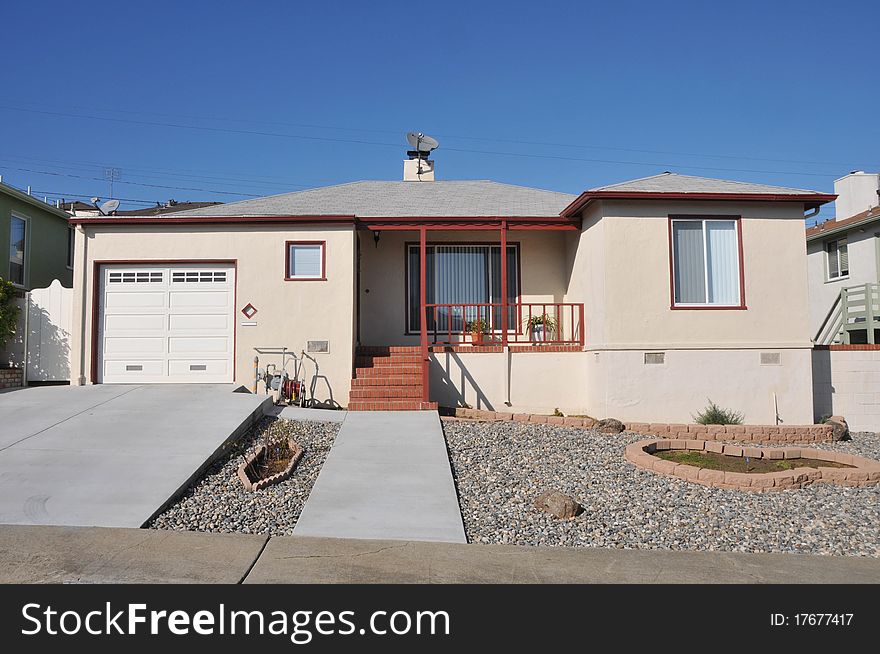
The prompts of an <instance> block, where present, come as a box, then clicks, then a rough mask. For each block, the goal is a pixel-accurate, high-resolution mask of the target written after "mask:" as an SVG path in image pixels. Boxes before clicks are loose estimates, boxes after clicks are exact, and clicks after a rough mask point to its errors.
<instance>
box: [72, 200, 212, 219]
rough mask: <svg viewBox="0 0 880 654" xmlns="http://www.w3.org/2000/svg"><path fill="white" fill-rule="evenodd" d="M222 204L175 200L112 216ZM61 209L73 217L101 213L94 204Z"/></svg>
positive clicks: (159, 214)
mask: <svg viewBox="0 0 880 654" xmlns="http://www.w3.org/2000/svg"><path fill="white" fill-rule="evenodd" d="M218 204H223V203H222V202H178V201H177V200H168V202H165V203H164V204H163V203H160V202H157V203H156V206H155V207H147V208H146V209H130V210H122V211H118V210H117V211H114V212H113V215H114V216H163V215H166V214H169V213H176V212H178V211H189V210H190V209H201V208H202V207H214V206H217V205H218ZM61 208H62V209H65V210H66V211H68V212H69V213H71V214H73V215H74V216H79V217H83V216H100V215H101V212H100V210H99V209H98V207H97V206H95V205H94V204H87V203H85V202H80V201H79V200H74V201H73V202H62V203H61Z"/></svg>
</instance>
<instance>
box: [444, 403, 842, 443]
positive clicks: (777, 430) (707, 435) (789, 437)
mask: <svg viewBox="0 0 880 654" xmlns="http://www.w3.org/2000/svg"><path fill="white" fill-rule="evenodd" d="M454 412H455V417H456V418H471V419H476V420H515V421H517V422H534V423H539V424H548V425H560V426H563V427H581V428H583V429H592V428H593V427H595V426H596V421H595V420H594V419H592V418H574V417H569V416H564V417H563V416H545V415H541V414H537V413H505V412H502V411H483V410H481V409H464V408H455V409H454ZM832 430H833V426H832V425H831V424H824V425H791V426H785V427H782V426H779V425H697V424H692V425H686V424H670V423H659V422H650V423H649V422H630V423H627V424H626V429H625V431H628V432H630V433H633V434H641V435H643V436H660V437H662V438H685V439H691V440H701V441H745V442H753V443H821V442H826V441H832V440H834V439H833V436H832Z"/></svg>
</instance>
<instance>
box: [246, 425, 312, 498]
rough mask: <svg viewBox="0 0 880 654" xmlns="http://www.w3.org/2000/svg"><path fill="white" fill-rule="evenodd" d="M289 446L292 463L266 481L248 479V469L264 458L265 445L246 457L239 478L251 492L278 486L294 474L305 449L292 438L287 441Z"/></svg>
mask: <svg viewBox="0 0 880 654" xmlns="http://www.w3.org/2000/svg"><path fill="white" fill-rule="evenodd" d="M287 442H288V444H289V445H290V449H291V450H293V456H292V457H291V458H290V463H288V464H287V467H286V468H284V470H282V471H281V472H276V473H275V474H274V475H272V476H271V477H266V478H265V479H258V480H257V481H253V482H252V481H251V478H250V477H248V474H247V469H248V467H249V466H250V465H251V463H253V462H254V460H256V459H257V458H259V457H260V456H262V455H263V454H264V453H265V451H266V446H265V445H260V447H259V448H257V450H256V451H255V452H252V453H251V454H248V455H247V457H245V460H244V463H242V464H241V465H240V466H238V478H239V480H241V483H242V484H243V485H244V487H245V488H246V489H247V490H249V491H258V490H262V489H263V488H266V486H271V485H272V484H277V483H278V482H280V481H284V480H285V479H287V478H288V477H290V475H291V474H292V473H293V469H294V468H295V467H296V464H297V463H299V460H300V459H301V458H302V456H303V449H302V448H301V447H300V445H299V443H297V442H296V441H295V440H293V439H292V438H288V439H287Z"/></svg>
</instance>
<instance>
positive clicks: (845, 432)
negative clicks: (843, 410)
mask: <svg viewBox="0 0 880 654" xmlns="http://www.w3.org/2000/svg"><path fill="white" fill-rule="evenodd" d="M828 424H829V425H831V438H832V440H834V441H835V442H837V441H848V440H850V438H851V437H850V433H849V425H848V424H846V420H845V419H844V417H843V416H831V417H830V418H828Z"/></svg>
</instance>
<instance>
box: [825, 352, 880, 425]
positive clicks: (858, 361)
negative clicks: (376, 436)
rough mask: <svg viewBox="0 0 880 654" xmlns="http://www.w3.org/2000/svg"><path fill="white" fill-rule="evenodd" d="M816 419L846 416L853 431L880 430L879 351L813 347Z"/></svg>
mask: <svg viewBox="0 0 880 654" xmlns="http://www.w3.org/2000/svg"><path fill="white" fill-rule="evenodd" d="M813 397H814V400H813V402H814V411H815V418H816V419H817V420H819V419H821V418H822V416H830V415H835V416H843V417H844V418H846V422H847V423H848V424H849V428H850V429H851V430H852V431H880V350H823V349H819V350H814V351H813Z"/></svg>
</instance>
